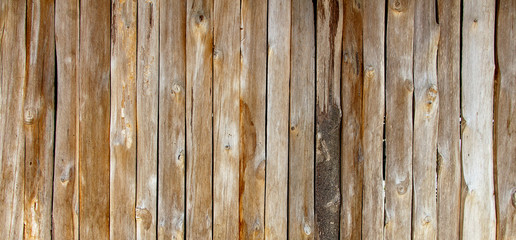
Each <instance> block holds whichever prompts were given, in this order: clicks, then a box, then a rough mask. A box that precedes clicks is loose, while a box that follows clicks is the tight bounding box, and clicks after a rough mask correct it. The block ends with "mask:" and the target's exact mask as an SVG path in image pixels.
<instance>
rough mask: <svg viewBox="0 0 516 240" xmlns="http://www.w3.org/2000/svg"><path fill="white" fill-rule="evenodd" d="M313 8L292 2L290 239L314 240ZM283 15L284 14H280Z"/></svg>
mask: <svg viewBox="0 0 516 240" xmlns="http://www.w3.org/2000/svg"><path fill="white" fill-rule="evenodd" d="M314 7H315V6H314V4H313V2H312V1H309V0H294V1H292V49H291V59H292V61H291V65H290V74H291V76H292V82H291V84H290V135H289V137H290V142H289V188H288V189H289V195H288V197H289V202H288V204H289V222H288V224H289V225H288V226H289V228H288V234H289V235H288V236H289V238H292V239H314V238H315V237H314V236H315V228H314V165H315V164H314V157H315V156H314V147H315V146H314V132H315V126H314V120H315V116H314V115H315V24H314V20H315V19H314ZM283 14H284V13H283Z"/></svg>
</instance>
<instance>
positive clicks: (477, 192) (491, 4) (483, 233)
mask: <svg viewBox="0 0 516 240" xmlns="http://www.w3.org/2000/svg"><path fill="white" fill-rule="evenodd" d="M463 4H464V6H463V9H464V14H463V20H462V88H461V92H462V94H461V95H462V101H461V107H462V111H461V112H462V118H461V119H462V121H461V139H462V142H461V143H462V145H461V147H462V167H463V172H462V176H463V180H462V194H461V199H462V202H461V204H462V205H461V209H462V216H461V217H462V224H461V226H462V229H461V233H462V236H461V237H462V239H486V240H487V239H495V237H496V219H495V197H494V176H493V87H494V68H495V66H494V43H495V42H494V29H495V5H496V4H495V1H494V0H488V1H485V0H473V1H464V2H463Z"/></svg>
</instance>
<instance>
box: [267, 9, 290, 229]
mask: <svg viewBox="0 0 516 240" xmlns="http://www.w3.org/2000/svg"><path fill="white" fill-rule="evenodd" d="M291 4H292V3H291V1H290V0H270V1H268V14H267V15H268V16H267V19H268V20H267V45H268V49H267V130H266V131H267V140H266V142H267V147H266V149H267V150H266V152H267V153H266V154H267V163H266V171H265V174H266V178H265V184H266V187H265V238H266V239H287V227H288V225H287V224H288V223H287V219H288V198H287V197H288V185H287V184H288V148H289V146H288V138H289V137H288V136H289V135H288V134H289V130H288V129H289V91H290V89H289V84H290V40H291V34H290V29H291V25H290V24H291Z"/></svg>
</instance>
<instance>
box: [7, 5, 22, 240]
mask: <svg viewBox="0 0 516 240" xmlns="http://www.w3.org/2000/svg"><path fill="white" fill-rule="evenodd" d="M0 29H1V34H0V154H1V155H0V174H1V178H0V205H1V206H2V207H1V208H0V220H1V221H2V225H3V226H2V227H1V228H0V238H2V239H22V238H23V233H24V230H23V216H24V177H25V176H24V175H25V169H24V159H25V149H24V147H25V146H24V141H25V138H24V131H23V123H24V114H23V99H24V92H25V88H26V72H25V71H26V63H27V62H26V48H25V47H26V35H25V33H26V2H25V1H2V2H0Z"/></svg>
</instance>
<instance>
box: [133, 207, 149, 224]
mask: <svg viewBox="0 0 516 240" xmlns="http://www.w3.org/2000/svg"><path fill="white" fill-rule="evenodd" d="M136 220H137V221H138V220H139V221H141V223H142V224H143V227H144V228H145V229H149V228H150V226H151V223H152V214H151V213H150V212H149V210H147V209H146V208H142V207H136Z"/></svg>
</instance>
